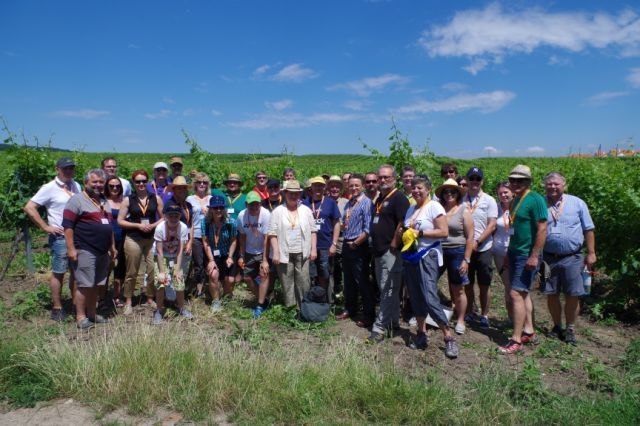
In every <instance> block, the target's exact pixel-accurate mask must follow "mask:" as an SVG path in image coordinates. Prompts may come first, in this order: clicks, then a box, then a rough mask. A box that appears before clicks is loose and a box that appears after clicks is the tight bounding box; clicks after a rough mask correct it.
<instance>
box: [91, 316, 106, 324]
mask: <svg viewBox="0 0 640 426" xmlns="http://www.w3.org/2000/svg"><path fill="white" fill-rule="evenodd" d="M91 322H93V323H94V324H106V323H108V322H109V320H108V319H106V318H105V317H103V316H102V315H100V314H97V315H96V316H95V318H93V319H92V320H91Z"/></svg>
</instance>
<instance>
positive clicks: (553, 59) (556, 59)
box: [547, 55, 571, 66]
mask: <svg viewBox="0 0 640 426" xmlns="http://www.w3.org/2000/svg"><path fill="white" fill-rule="evenodd" d="M570 63H571V61H570V60H569V58H565V57H562V56H558V55H551V56H549V60H548V61H547V64H549V65H557V66H564V65H569V64H570Z"/></svg>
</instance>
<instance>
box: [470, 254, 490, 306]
mask: <svg viewBox="0 0 640 426" xmlns="http://www.w3.org/2000/svg"><path fill="white" fill-rule="evenodd" d="M475 257H476V261H475V266H474V272H475V276H476V278H477V281H478V289H479V290H480V315H482V316H483V317H485V318H486V317H488V316H489V308H490V303H491V281H492V280H493V257H492V256H491V251H490V250H486V251H483V252H480V253H476V256H475Z"/></svg>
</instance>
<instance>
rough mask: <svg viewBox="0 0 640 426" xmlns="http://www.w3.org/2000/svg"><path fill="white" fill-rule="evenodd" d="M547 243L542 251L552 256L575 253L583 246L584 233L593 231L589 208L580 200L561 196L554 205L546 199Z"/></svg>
mask: <svg viewBox="0 0 640 426" xmlns="http://www.w3.org/2000/svg"><path fill="white" fill-rule="evenodd" d="M547 207H548V209H547V210H548V216H547V241H546V242H545V244H544V251H545V252H548V253H553V254H569V253H575V252H577V251H578V250H580V249H581V248H582V245H583V244H584V232H585V231H590V230H592V229H595V225H594V224H593V220H592V219H591V215H590V214H589V208H588V207H587V204H586V203H585V202H584V201H582V200H581V199H580V198H578V197H576V196H574V195H569V194H563V195H562V198H561V199H560V201H559V202H558V203H556V204H555V205H551V204H550V203H549V199H547Z"/></svg>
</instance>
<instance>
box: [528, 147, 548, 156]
mask: <svg viewBox="0 0 640 426" xmlns="http://www.w3.org/2000/svg"><path fill="white" fill-rule="evenodd" d="M527 152H528V153H529V154H542V153H543V152H544V148H543V147H541V146H537V145H535V146H530V147H529V148H527Z"/></svg>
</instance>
